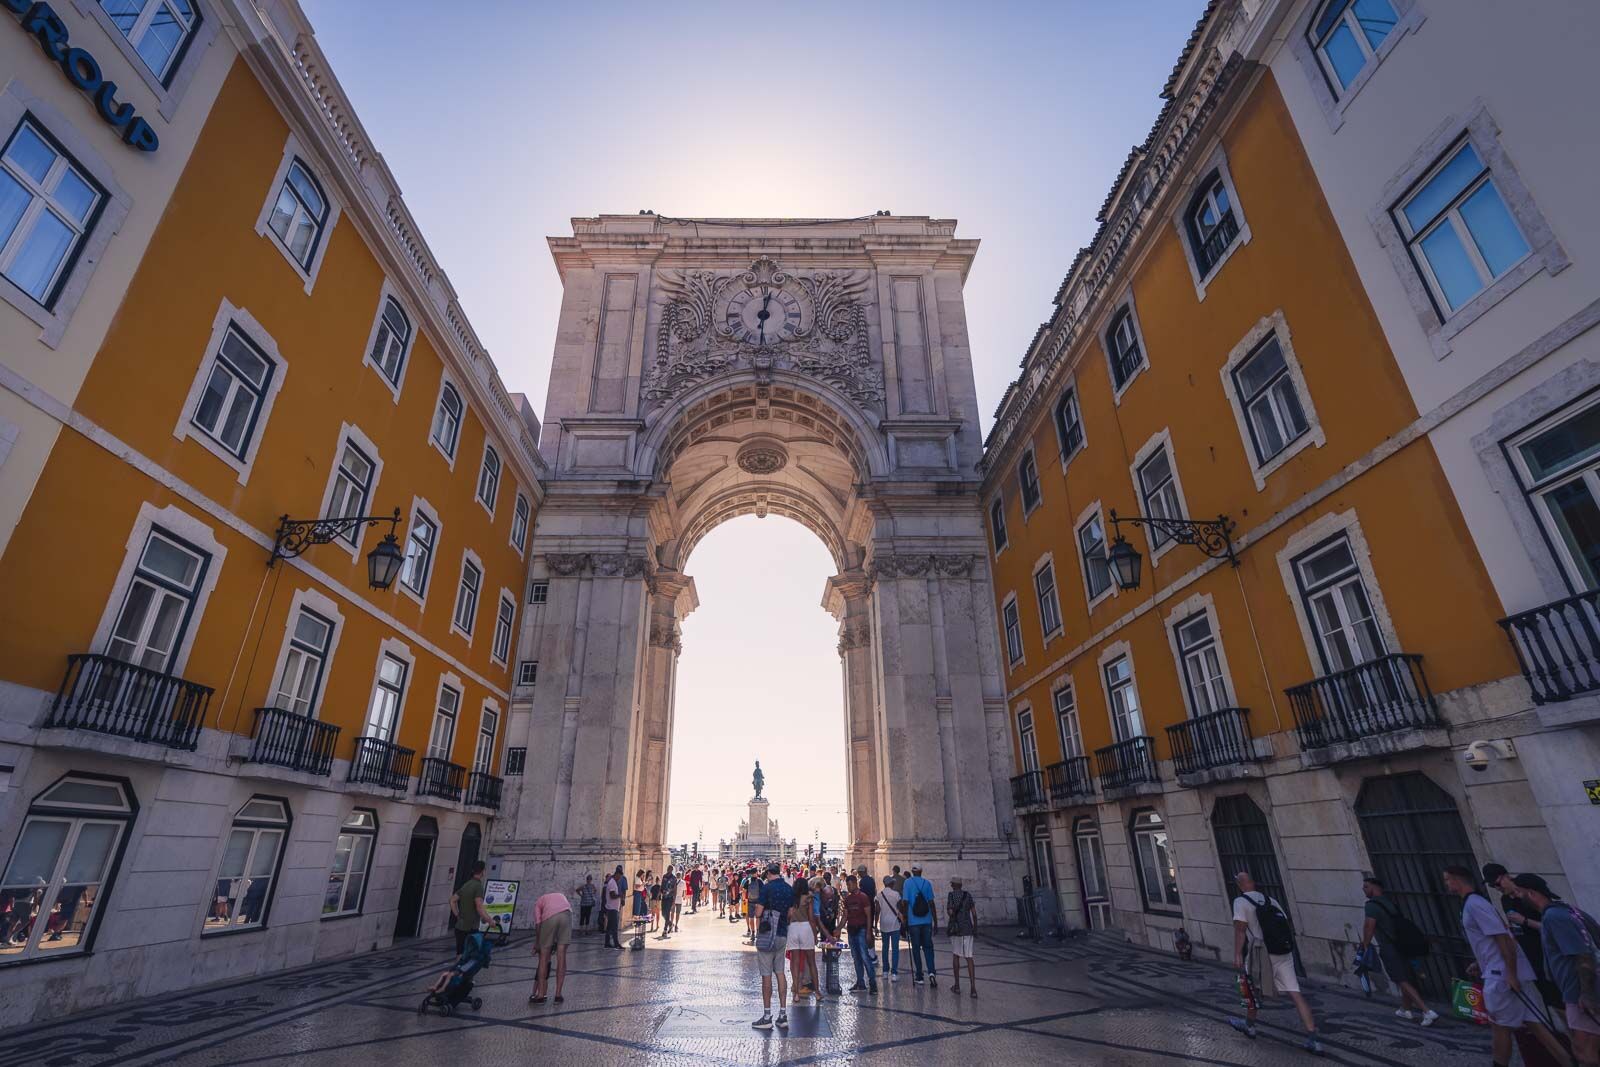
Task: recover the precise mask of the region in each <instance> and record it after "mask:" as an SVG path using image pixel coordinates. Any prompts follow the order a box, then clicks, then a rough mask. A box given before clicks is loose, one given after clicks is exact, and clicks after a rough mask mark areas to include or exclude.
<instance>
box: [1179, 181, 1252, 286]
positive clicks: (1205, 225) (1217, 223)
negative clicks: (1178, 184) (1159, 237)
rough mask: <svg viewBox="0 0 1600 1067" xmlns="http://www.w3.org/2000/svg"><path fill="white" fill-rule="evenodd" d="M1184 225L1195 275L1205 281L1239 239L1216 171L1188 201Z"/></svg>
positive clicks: (1225, 187)
mask: <svg viewBox="0 0 1600 1067" xmlns="http://www.w3.org/2000/svg"><path fill="white" fill-rule="evenodd" d="M1184 225H1185V228H1186V229H1187V230H1188V231H1189V243H1190V246H1191V251H1192V252H1193V255H1194V262H1195V272H1196V273H1197V274H1199V275H1200V277H1201V278H1205V277H1206V276H1207V275H1209V274H1210V273H1211V272H1212V271H1213V270H1214V269H1216V267H1217V265H1218V264H1219V263H1221V262H1222V259H1223V256H1224V254H1225V253H1226V252H1227V251H1228V249H1230V248H1232V247H1233V242H1234V241H1235V240H1237V239H1238V237H1239V216H1238V214H1237V213H1236V212H1235V211H1234V210H1233V199H1232V197H1231V196H1230V195H1229V191H1228V184H1227V182H1226V181H1224V180H1223V177H1222V173H1221V172H1220V171H1212V172H1211V173H1210V174H1208V175H1207V176H1206V177H1205V180H1204V181H1202V182H1201V183H1200V188H1199V190H1198V191H1197V192H1196V193H1195V194H1194V199H1193V200H1191V201H1190V202H1189V211H1188V213H1187V214H1186V215H1185V216H1184Z"/></svg>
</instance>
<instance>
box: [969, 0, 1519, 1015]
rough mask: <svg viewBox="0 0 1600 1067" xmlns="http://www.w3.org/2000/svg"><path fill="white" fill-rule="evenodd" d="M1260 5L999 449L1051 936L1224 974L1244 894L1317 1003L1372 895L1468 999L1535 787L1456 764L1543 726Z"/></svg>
mask: <svg viewBox="0 0 1600 1067" xmlns="http://www.w3.org/2000/svg"><path fill="white" fill-rule="evenodd" d="M1235 7H1236V5H1226V4H1224V5H1219V6H1217V8H1216V9H1215V10H1214V11H1212V12H1210V13H1208V16H1207V17H1206V18H1205V19H1204V20H1202V22H1201V24H1200V26H1199V27H1198V28H1197V29H1196V32H1195V35H1194V37H1193V39H1192V40H1191V42H1190V44H1189V46H1188V48H1187V49H1186V51H1185V53H1184V55H1183V56H1182V58H1181V59H1180V62H1179V64H1178V67H1177V69H1176V70H1175V71H1174V72H1173V75H1172V78H1171V79H1170V81H1169V82H1168V84H1167V86H1166V87H1165V89H1164V93H1163V95H1164V96H1165V98H1166V100H1167V103H1166V106H1165V108H1164V109H1163V111H1162V114H1161V116H1160V117H1159V118H1158V120H1157V122H1156V124H1155V127H1154V128H1153V130H1152V131H1151V133H1150V135H1149V138H1148V140H1147V141H1146V142H1145V143H1144V144H1143V145H1141V146H1139V147H1137V148H1136V149H1135V150H1134V151H1133V153H1132V155H1131V156H1130V157H1129V160H1128V163H1127V165H1126V166H1125V167H1124V169H1123V172H1122V174H1120V175H1119V176H1118V179H1117V182H1116V184H1115V186H1114V188H1113V189H1112V190H1111V192H1110V194H1109V196H1108V198H1107V201H1106V204H1105V205H1104V207H1103V208H1102V210H1101V213H1100V215H1099V222H1100V224H1101V225H1100V229H1099V231H1098V232H1097V234H1096V237H1095V239H1094V241H1093V243H1092V244H1091V245H1090V246H1089V247H1087V248H1085V249H1084V250H1083V251H1082V252H1080V253H1079V255H1078V257H1077V259H1076V260H1075V261H1074V263H1073V266H1072V268H1071V270H1070V272H1069V274H1068V275H1067V278H1066V280H1065V281H1064V282H1063V284H1062V286H1061V289H1060V291H1059V293H1058V295H1057V298H1056V307H1055V309H1054V312H1053V314H1052V316H1051V318H1050V319H1049V321H1048V322H1046V323H1045V325H1044V326H1043V327H1042V328H1041V329H1040V331H1039V333H1038V335H1037V336H1036V338H1035V341H1034V343H1033V345H1032V347H1031V348H1030V351H1029V352H1028V354H1027V357H1026V358H1025V359H1024V361H1023V364H1022V371H1021V376H1020V377H1019V378H1018V380H1017V381H1016V382H1015V383H1014V384H1013V385H1012V386H1011V387H1010V389H1009V390H1008V391H1007V393H1006V395H1005V397H1004V399H1003V400H1002V402H1001V405H1000V409H999V411H998V412H997V414H996V426H995V429H994V430H993V431H992V432H991V435H990V437H989V440H988V442H987V446H986V455H985V460H984V469H985V501H986V506H987V507H988V509H989V520H990V533H991V549H992V564H993V567H994V586H995V590H996V597H997V604H996V609H997V616H998V617H999V620H1000V627H1001V634H1000V640H1001V645H1002V653H1003V658H1004V659H1007V660H1008V661H1009V664H1008V667H1007V677H1006V690H1007V710H1008V713H1009V716H1010V722H1011V729H1012V735H1013V742H1014V745H1015V758H1016V767H1017V777H1016V778H1014V779H1013V781H1012V801H1013V810H1014V813H1015V818H1016V824H1015V828H1014V830H1015V833H1016V834H1017V836H1018V837H1019V838H1020V841H1021V844H1022V847H1023V849H1024V851H1025V853H1026V855H1027V859H1028V866H1029V873H1030V877H1031V878H1032V879H1033V880H1034V883H1035V885H1036V886H1037V887H1038V888H1041V889H1043V890H1045V892H1044V893H1042V894H1039V895H1037V896H1036V897H1035V902H1036V905H1037V907H1038V908H1039V910H1040V912H1041V914H1042V916H1043V917H1044V918H1045V919H1046V921H1047V922H1048V921H1051V920H1053V921H1055V922H1059V923H1061V924H1063V925H1066V926H1089V927H1117V928H1121V929H1124V930H1127V931H1129V932H1130V933H1132V934H1133V935H1134V936H1136V937H1137V938H1139V939H1140V940H1143V941H1145V942H1147V943H1149V944H1151V945H1155V946H1162V947H1170V946H1171V945H1172V944H1173V940H1174V937H1175V934H1176V931H1177V930H1178V929H1179V928H1183V929H1184V930H1185V931H1186V932H1187V934H1188V935H1189V936H1190V937H1191V938H1192V939H1193V940H1194V941H1195V942H1196V944H1197V951H1198V952H1200V953H1201V954H1202V955H1207V956H1210V957H1212V958H1222V959H1223V960H1225V961H1231V959H1232V951H1233V930H1232V925H1231V903H1230V902H1231V900H1232V898H1233V897H1234V896H1235V895H1236V888H1235V886H1234V884H1233V875H1234V874H1235V873H1236V872H1238V871H1240V870H1246V869H1248V870H1250V872H1251V873H1252V874H1253V876H1254V877H1255V878H1256V879H1257V881H1258V882H1259V883H1261V884H1262V886H1263V887H1265V888H1266V889H1267V890H1268V891H1269V892H1270V893H1272V894H1273V895H1274V896H1276V897H1277V898H1278V899H1279V900H1281V901H1283V902H1285V904H1286V906H1287V907H1288V909H1289V911H1290V914H1291V916H1292V919H1293V921H1294V923H1295V926H1296V929H1297V932H1298V934H1299V936H1300V946H1301V957H1302V963H1303V965H1304V967H1306V968H1308V969H1310V970H1311V971H1313V972H1319V973H1322V974H1325V975H1338V974H1347V973H1348V971H1349V963H1350V953H1351V951H1352V947H1353V940H1352V935H1351V933H1350V931H1351V930H1352V929H1354V930H1355V931H1357V932H1359V929H1360V921H1361V920H1360V903H1361V901H1362V897H1361V892H1360V886H1361V877H1362V874H1363V873H1364V872H1372V871H1377V872H1380V873H1382V874H1383V875H1384V876H1386V877H1387V879H1388V880H1389V883H1390V888H1391V893H1392V895H1395V896H1397V897H1400V898H1402V899H1403V900H1404V901H1405V904H1406V907H1407V908H1408V910H1409V911H1411V912H1412V913H1413V917H1414V918H1415V919H1416V920H1417V921H1418V922H1419V923H1420V924H1421V925H1423V927H1424V929H1427V930H1429V931H1430V933H1431V934H1433V935H1434V936H1435V939H1436V943H1437V944H1438V945H1439V946H1440V951H1439V952H1438V953H1436V955H1435V961H1436V963H1437V964H1438V967H1437V970H1438V973H1437V974H1434V973H1432V972H1430V978H1429V981H1430V982H1432V983H1437V982H1443V983H1444V986H1445V990H1444V991H1445V992H1447V991H1448V981H1447V980H1446V979H1445V974H1446V973H1447V971H1448V970H1449V969H1450V968H1452V967H1453V966H1454V965H1455V964H1456V963H1457V962H1458V960H1457V957H1459V956H1462V955H1463V954H1464V953H1465V951H1466V944H1465V942H1464V941H1463V940H1461V937H1460V929H1459V926H1458V925H1456V922H1457V920H1456V918H1455V911H1458V910H1459V909H1455V910H1452V909H1451V908H1450V906H1449V902H1448V901H1446V900H1444V899H1443V898H1442V895H1441V894H1442V890H1441V889H1440V887H1439V884H1438V877H1437V873H1438V867H1440V866H1442V865H1444V864H1447V863H1467V864H1469V865H1472V866H1476V863H1475V862H1474V860H1476V861H1477V862H1481V861H1483V860H1485V859H1490V858H1493V857H1494V856H1495V855H1496V854H1497V850H1498V849H1500V848H1502V847H1504V846H1505V844H1506V842H1507V841H1508V840H1509V839H1510V838H1511V835H1512V833H1513V831H1512V829H1511V828H1510V826H1508V823H1509V824H1512V825H1516V824H1518V823H1519V822H1521V821H1522V820H1520V819H1519V818H1518V815H1520V814H1521V811H1520V810H1519V811H1518V812H1517V813H1516V814H1512V813H1511V812H1510V811H1508V810H1506V809H1505V808H1504V807H1502V804H1503V802H1504V798H1505V797H1506V796H1508V795H1510V793H1509V792H1508V791H1521V792H1522V793H1525V792H1526V791H1527V783H1526V781H1525V780H1519V775H1518V772H1517V771H1516V770H1514V769H1512V770H1504V769H1497V771H1496V774H1495V776H1494V778H1493V780H1492V783H1491V781H1490V780H1489V779H1487V778H1485V776H1483V775H1475V774H1472V773H1471V772H1468V773H1466V774H1463V773H1462V772H1461V770H1460V768H1461V767H1462V766H1463V764H1462V759H1461V753H1462V749H1463V747H1464V746H1465V745H1467V744H1470V743H1471V742H1472V741H1474V740H1477V739H1478V738H1480V737H1483V736H1486V735H1487V734H1489V733H1492V732H1494V731H1495V730H1496V729H1499V728H1500V727H1497V726H1496V724H1495V720H1497V719H1499V720H1503V721H1510V719H1511V718H1513V717H1514V716H1515V714H1516V713H1517V712H1518V711H1519V710H1521V709H1522V708H1525V707H1526V706H1527V704H1526V700H1527V697H1526V693H1525V690H1523V688H1522V682H1521V678H1520V677H1517V675H1518V667H1517V662H1516V660H1515V658H1514V655H1513V653H1512V650H1511V648H1510V646H1509V645H1508V643H1507V642H1506V640H1505V637H1504V635H1503V634H1502V633H1501V631H1500V629H1499V628H1498V627H1497V625H1496V620H1497V619H1498V618H1499V617H1500V615H1501V614H1503V612H1502V611H1501V606H1500V603H1499V601H1498V599H1497V597H1496V595H1495V592H1494V589H1493V587H1492V585H1491V583H1490V582H1489V579H1488V575H1487V573H1486V571H1485V569H1484V567H1483V564H1482V561H1481V560H1480V558H1479V557H1478V555H1477V552H1476V550H1475V548H1474V545H1473V541H1472V539H1471V537H1470V535H1469V533H1468V531H1467V529H1466V526H1465V523H1464V522H1463V520H1462V517H1461V514H1460V512H1459V510H1458V509H1457V508H1456V506H1455V502H1454V498H1453V497H1452V495H1451V493H1450V491H1449V487H1448V485H1447V484H1446V482H1445V480H1444V478H1443V475H1442V473H1441V470H1440V466H1439V463H1438V461H1437V458H1436V456H1435V455H1434V452H1433V449H1432V446H1431V444H1430V443H1429V441H1428V439H1427V437H1426V435H1425V428H1424V427H1423V425H1422V423H1421V421H1420V420H1419V419H1418V415H1417V410H1416V408H1415V406H1414V404H1413V401H1412V399H1411V396H1410V394H1409V392H1408V390H1407V388H1406V386H1405V383H1404V381H1403V379H1402V377H1401V375H1400V373H1399V371H1398V370H1397V367H1396V364H1395V361H1394V358H1393V356H1392V354H1391V352H1390V349H1389V347H1388V345H1387V342H1386V340H1385V335H1384V333H1383V331H1382V329H1381V328H1380V326H1379V324H1378V321H1377V319H1376V317H1375V315H1374V313H1373V310H1372V307H1371V305H1370V303H1369V301H1368V298H1367V295H1366V293H1365V292H1364V290H1363V288H1362V284H1361V281H1360V278H1359V277H1358V275H1357V273H1356V271H1355V269H1354V267H1353V266H1352V264H1351V261H1350V257H1349V255H1348V253H1347V251H1346V248H1345V245H1344V242H1343V240H1342V238H1341V235H1340V232H1339V230H1338V228H1337V226H1336V225H1335V223H1334V220H1333V218H1332V216H1331V214H1330V212H1329V210H1328V208H1327V206H1326V204H1325V202H1324V201H1323V199H1322V194H1321V190H1320V186H1319V181H1318V175H1317V174H1316V173H1315V172H1314V171H1313V169H1312V168H1311V166H1310V165H1309V163H1308V162H1307V158H1306V155H1305V153H1304V151H1303V150H1302V147H1301V143H1300V141H1299V139H1298V137H1297V135H1296V132H1295V127H1294V125H1293V123H1292V122H1291V120H1290V117H1289V115H1288V113H1287V111H1286V109H1285V106H1284V102H1283V100H1282V98H1281V97H1280V95H1279V91H1278V87H1277V85H1276V83H1275V81H1274V78H1273V76H1272V74H1271V73H1270V72H1268V71H1267V70H1265V69H1264V68H1262V67H1260V66H1258V65H1256V64H1252V63H1249V62H1247V61H1245V60H1244V59H1242V58H1241V57H1240V55H1239V54H1238V52H1237V50H1236V45H1237V40H1238V35H1239V34H1241V33H1242V32H1244V30H1245V29H1246V27H1247V23H1248V19H1247V18H1246V17H1245V16H1244V15H1243V14H1241V13H1240V12H1238V11H1236V10H1235ZM1116 520H1120V522H1119V521H1116ZM1130 520H1136V521H1130ZM1147 520H1156V521H1147ZM1160 520H1176V521H1167V522H1164V521H1160ZM1119 537H1120V538H1121V539H1122V540H1123V541H1125V542H1126V545H1125V546H1122V545H1119V544H1118V539H1119ZM1195 541H1199V542H1200V543H1199V544H1196V543H1193V542H1195ZM1135 555H1136V556H1137V560H1136V561H1134V560H1133V559H1132V557H1133V556H1135ZM1119 557H1120V561H1121V562H1122V564H1123V566H1122V567H1120V568H1119V567H1118V566H1116V564H1117V563H1118V562H1119ZM1134 562H1137V565H1138V572H1139V573H1138V582H1137V586H1136V587H1134V586H1133V582H1132V581H1130V580H1129V579H1131V578H1132V575H1129V574H1127V573H1126V569H1127V568H1128V567H1129V566H1131V565H1132V563H1134ZM1119 571H1121V572H1122V574H1121V579H1120V580H1119ZM1469 779H1470V780H1469ZM1480 786H1481V787H1483V788H1477V787H1480ZM1515 833H1516V834H1532V835H1538V834H1545V833H1546V831H1545V829H1544V827H1543V826H1538V825H1535V826H1532V827H1528V826H1522V825H1516V829H1515ZM1544 840H1545V841H1546V842H1547V843H1548V836H1546V837H1545V839H1544ZM1430 966H1431V965H1430ZM1439 991H1440V990H1439V989H1435V990H1434V992H1435V993H1438V992H1439Z"/></svg>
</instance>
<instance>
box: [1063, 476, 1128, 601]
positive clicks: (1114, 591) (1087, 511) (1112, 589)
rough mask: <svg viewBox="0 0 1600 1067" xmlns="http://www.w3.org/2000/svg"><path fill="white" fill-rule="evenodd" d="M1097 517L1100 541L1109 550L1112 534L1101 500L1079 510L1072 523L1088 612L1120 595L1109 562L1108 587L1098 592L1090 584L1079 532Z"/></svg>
mask: <svg viewBox="0 0 1600 1067" xmlns="http://www.w3.org/2000/svg"><path fill="white" fill-rule="evenodd" d="M1095 519H1098V520H1099V521H1100V543H1101V544H1103V545H1105V546H1106V548H1107V549H1108V550H1109V549H1110V547H1111V535H1110V532H1109V531H1108V530H1107V529H1106V519H1105V513H1104V512H1103V511H1102V510H1101V508H1100V501H1098V500H1096V501H1094V502H1093V503H1091V504H1090V505H1089V506H1088V507H1086V508H1084V509H1083V510H1082V511H1080V512H1078V518H1077V520H1076V521H1075V522H1073V524H1072V547H1073V551H1074V553H1075V554H1076V555H1077V557H1078V579H1079V580H1080V581H1081V582H1082V583H1083V601H1084V610H1085V611H1086V612H1088V611H1093V610H1094V609H1095V608H1096V607H1098V606H1099V605H1100V603H1101V602H1102V601H1104V600H1105V599H1106V598H1107V597H1115V596H1119V595H1120V590H1118V588H1117V579H1116V576H1115V575H1114V574H1112V573H1111V565H1110V563H1109V562H1107V564H1106V587H1105V588H1104V589H1102V590H1100V592H1099V593H1096V592H1095V591H1094V589H1093V588H1092V587H1091V586H1090V585H1089V560H1088V558H1087V557H1086V556H1084V554H1083V538H1082V537H1080V536H1079V534H1080V533H1082V531H1083V528H1084V527H1085V526H1087V525H1089V523H1090V522H1091V521H1092V520H1095Z"/></svg>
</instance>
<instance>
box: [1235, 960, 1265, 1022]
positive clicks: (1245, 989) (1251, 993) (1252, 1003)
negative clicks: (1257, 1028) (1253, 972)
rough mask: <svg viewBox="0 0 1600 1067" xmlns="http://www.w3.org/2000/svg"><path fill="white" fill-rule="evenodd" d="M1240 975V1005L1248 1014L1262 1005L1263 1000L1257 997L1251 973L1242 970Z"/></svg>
mask: <svg viewBox="0 0 1600 1067" xmlns="http://www.w3.org/2000/svg"><path fill="white" fill-rule="evenodd" d="M1238 977H1239V1006H1240V1007H1242V1008H1244V1011H1245V1014H1246V1015H1247V1016H1248V1015H1249V1014H1250V1013H1251V1012H1253V1011H1255V1010H1257V1009H1258V1008H1260V1007H1261V1002H1260V1001H1259V1000H1258V999H1257V998H1256V986H1255V983H1254V982H1252V981H1250V973H1249V972H1248V971H1243V970H1241V971H1240V972H1239V976H1238Z"/></svg>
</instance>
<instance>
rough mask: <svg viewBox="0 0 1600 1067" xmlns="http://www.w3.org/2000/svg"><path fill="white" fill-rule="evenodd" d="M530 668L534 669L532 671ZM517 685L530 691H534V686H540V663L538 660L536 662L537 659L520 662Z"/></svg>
mask: <svg viewBox="0 0 1600 1067" xmlns="http://www.w3.org/2000/svg"><path fill="white" fill-rule="evenodd" d="M529 668H532V669H531V670H530V669H529ZM516 684H517V686H518V688H528V689H532V688H533V687H534V686H536V685H538V684H539V661H538V660H536V659H525V660H522V661H520V662H519V663H518V664H517V681H516Z"/></svg>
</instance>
